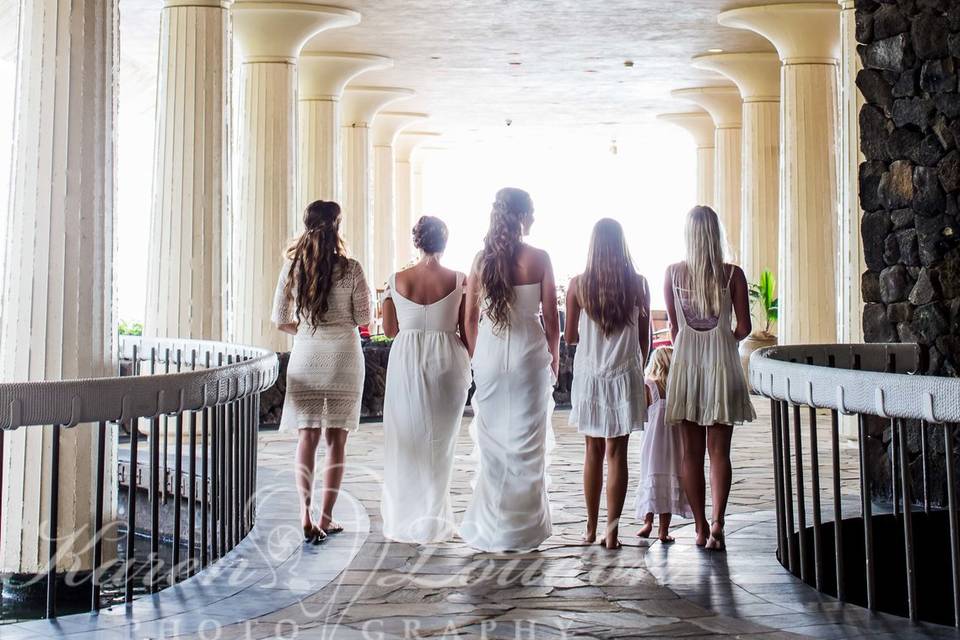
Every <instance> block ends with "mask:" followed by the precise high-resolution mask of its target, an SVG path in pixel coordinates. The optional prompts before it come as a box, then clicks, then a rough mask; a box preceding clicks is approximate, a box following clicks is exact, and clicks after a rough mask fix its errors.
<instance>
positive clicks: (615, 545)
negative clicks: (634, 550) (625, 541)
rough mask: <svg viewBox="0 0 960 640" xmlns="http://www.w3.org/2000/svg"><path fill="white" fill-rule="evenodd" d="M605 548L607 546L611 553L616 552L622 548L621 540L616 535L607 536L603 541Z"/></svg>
mask: <svg viewBox="0 0 960 640" xmlns="http://www.w3.org/2000/svg"><path fill="white" fill-rule="evenodd" d="M603 546H605V547H606V548H607V549H610V550H611V551H616V550H617V549H619V548H620V547H621V545H620V538H619V537H617V536H615V535H614V536H612V537H611V536H607V538H606V539H605V540H604V541H603Z"/></svg>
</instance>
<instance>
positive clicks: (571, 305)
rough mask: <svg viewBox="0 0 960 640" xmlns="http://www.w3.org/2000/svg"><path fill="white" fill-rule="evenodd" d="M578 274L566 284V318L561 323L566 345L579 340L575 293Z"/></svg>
mask: <svg viewBox="0 0 960 640" xmlns="http://www.w3.org/2000/svg"><path fill="white" fill-rule="evenodd" d="M579 280H580V276H574V277H573V278H572V279H571V280H570V284H569V285H568V286H567V318H566V320H565V322H564V325H563V340H564V342H566V343H567V345H572V344H577V343H578V342H580V297H579V295H578V294H577V282H578V281H579Z"/></svg>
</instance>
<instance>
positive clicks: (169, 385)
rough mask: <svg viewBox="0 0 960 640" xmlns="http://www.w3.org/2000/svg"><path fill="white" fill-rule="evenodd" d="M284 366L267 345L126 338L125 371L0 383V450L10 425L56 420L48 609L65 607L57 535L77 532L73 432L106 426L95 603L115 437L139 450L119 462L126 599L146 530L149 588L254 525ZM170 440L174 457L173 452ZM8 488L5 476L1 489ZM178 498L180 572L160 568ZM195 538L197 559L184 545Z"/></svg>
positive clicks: (101, 444) (97, 497) (97, 468)
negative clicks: (64, 506) (262, 404)
mask: <svg viewBox="0 0 960 640" xmlns="http://www.w3.org/2000/svg"><path fill="white" fill-rule="evenodd" d="M277 372H278V364H277V356H276V354H275V353H274V352H272V351H267V350H264V349H258V348H254V347H244V346H237V345H233V344H228V343H224V342H212V341H198V340H174V339H164V338H140V337H130V336H125V337H121V339H120V343H119V371H118V376H117V377H111V378H95V379H84V380H64V381H51V382H25V383H9V384H0V429H2V430H0V459H2V451H3V443H4V440H5V438H4V433H5V431H9V430H15V429H21V428H37V427H39V426H49V427H51V433H52V439H51V459H50V464H49V469H48V470H47V471H46V472H47V473H49V485H50V491H49V495H47V496H46V504H44V505H37V510H40V511H41V513H43V512H45V514H46V518H47V520H46V522H45V523H44V524H45V528H46V534H45V538H46V540H45V542H46V546H47V549H46V555H47V574H46V615H47V617H53V616H54V615H56V612H57V602H58V598H57V583H58V579H57V570H58V567H59V565H60V564H62V563H63V559H62V558H58V553H57V550H58V546H57V545H58V541H59V540H60V539H65V536H66V535H68V534H70V533H71V532H65V531H61V530H59V527H58V521H57V520H58V508H59V504H60V502H59V500H60V444H61V443H60V440H61V434H62V431H63V430H64V429H69V428H71V427H75V426H76V425H78V424H86V423H92V425H93V428H94V429H95V438H94V441H95V443H96V444H95V456H94V457H95V461H94V463H93V464H94V468H93V469H92V477H93V479H94V482H92V485H93V486H92V491H93V496H92V498H91V502H92V503H93V504H94V505H95V506H94V509H93V510H94V515H93V531H94V532H96V533H95V535H94V536H93V537H92V538H93V539H92V541H91V544H92V547H93V549H92V553H93V563H92V566H93V568H94V569H93V570H92V571H91V572H90V578H89V583H90V609H91V610H96V609H99V608H100V606H101V588H102V586H103V577H102V573H101V571H100V570H99V568H100V567H101V561H102V559H103V544H104V542H103V540H104V535H102V532H103V531H104V524H105V523H104V500H105V499H106V500H110V499H111V496H110V495H108V491H109V490H110V489H111V487H107V486H105V482H106V478H107V477H110V476H109V475H108V473H109V469H108V468H107V463H108V455H107V449H108V446H109V444H108V443H111V442H112V441H113V439H114V438H115V437H118V436H119V439H122V440H124V444H125V445H126V446H127V447H128V451H129V460H128V463H127V466H126V467H124V466H123V465H120V469H121V470H123V469H126V476H127V477H126V480H127V483H126V484H127V496H126V505H125V506H126V514H125V519H126V521H125V539H124V540H123V541H122V549H120V550H118V553H119V554H120V555H122V556H123V558H122V567H123V568H122V571H123V597H124V600H125V601H127V602H130V601H131V600H132V599H133V597H134V593H135V591H139V589H135V584H134V581H135V579H136V578H137V575H136V573H137V571H138V568H137V567H136V564H137V563H136V559H135V542H136V539H137V537H138V535H142V536H143V537H148V538H149V545H150V552H149V557H148V560H147V565H148V566H149V576H148V578H149V582H147V580H144V584H146V585H147V587H146V591H148V592H152V591H157V590H159V588H160V585H161V584H162V583H163V582H167V583H168V584H173V583H175V582H178V581H180V580H182V579H184V578H185V577H187V576H189V575H191V574H192V573H193V572H195V571H196V570H198V569H200V568H203V567H205V566H207V565H208V564H209V563H210V562H212V561H214V560H216V559H217V558H219V557H220V556H222V555H223V554H225V553H226V552H227V551H229V550H230V549H232V548H233V547H234V546H235V545H236V544H237V543H238V542H239V541H240V540H242V539H243V537H244V536H245V535H246V534H247V533H248V532H249V530H250V529H251V528H252V526H253V522H254V519H255V517H256V504H255V499H254V495H255V491H256V455H257V427H258V417H259V394H260V392H262V391H264V390H265V389H266V388H268V387H269V386H271V385H272V384H273V383H274V381H275V380H276V378H277ZM141 431H145V432H146V436H145V440H146V442H145V445H146V446H147V453H148V455H147V456H146V458H147V459H146V462H145V463H143V464H141V456H140V452H139V447H140V444H141V443H140V441H141V439H143V438H144V436H143V435H142V434H141ZM114 432H116V434H115V433H114ZM124 432H125V433H124ZM168 435H172V442H171V438H169V437H168ZM185 435H186V436H187V437H186V441H185V439H184V436H185ZM171 447H172V448H173V449H174V451H173V453H172V460H171V457H170V456H169V455H168V453H169V448H171ZM184 448H186V449H187V451H186V460H184V451H183V449H184ZM161 450H162V452H163V456H162V457H161ZM184 463H185V464H184ZM184 467H186V468H184ZM161 473H162V474H163V477H162V478H161ZM184 485H186V486H184ZM3 488H4V483H3V479H2V478H0V491H3ZM140 488H143V489H145V490H146V491H147V493H148V502H149V523H148V525H147V526H142V525H144V524H145V523H142V522H139V521H138V518H137V500H138V492H139V489H140ZM168 500H170V501H171V502H172V511H173V525H172V532H171V536H172V547H173V549H172V561H171V563H170V568H169V571H168V572H166V573H165V575H160V568H159V567H158V566H157V565H158V559H159V544H160V536H161V523H160V506H161V501H163V502H167V501H168ZM2 504H3V499H2V495H0V505H2ZM184 511H186V522H185V523H184V513H183V512H184ZM184 529H185V530H186V535H185V536H183V535H182V531H184ZM184 538H185V539H184ZM184 541H185V542H186V556H187V557H186V558H184V557H182V553H181V547H182V543H183V542H184Z"/></svg>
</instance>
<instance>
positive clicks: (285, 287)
mask: <svg viewBox="0 0 960 640" xmlns="http://www.w3.org/2000/svg"><path fill="white" fill-rule="evenodd" d="M303 222H304V232H303V233H302V234H301V235H300V237H299V238H297V240H296V241H295V242H294V243H293V245H292V246H291V247H290V249H289V250H288V251H287V259H286V261H285V262H284V264H283V268H281V269H280V278H279V281H278V282H277V290H276V294H275V295H274V306H273V316H272V320H273V322H274V324H276V325H277V328H279V329H280V330H281V331H283V332H285V333H289V334H291V335H293V336H295V337H294V342H293V350H292V351H291V352H290V361H289V363H288V364H287V391H286V396H285V397H284V401H283V413H282V415H281V418H280V429H281V430H291V431H292V430H294V429H297V430H298V434H299V442H298V444H297V488H298V489H299V491H300V515H301V520H302V523H303V535H304V540H305V541H306V542H309V543H314V544H316V543H318V542H320V541H322V540H323V539H324V538H326V537H327V534H333V533H339V532H340V531H342V530H343V527H341V526H340V525H339V524H337V523H336V522H334V521H333V519H332V515H331V514H332V513H333V506H334V504H335V503H336V500H337V496H338V495H339V492H340V482H341V481H342V479H343V463H344V448H345V447H346V442H347V434H348V433H349V432H350V431H353V430H356V429H357V427H358V426H359V423H360V396H361V394H362V392H363V378H364V361H363V352H362V351H361V349H360V334H359V333H358V332H357V327H358V326H360V325H365V324H367V323H369V322H370V289H369V288H368V287H367V282H366V278H365V277H364V275H363V269H362V268H361V267H360V264H359V263H358V262H357V261H356V260H353V259H351V258H348V257H347V255H346V251H345V250H344V246H343V240H342V239H341V238H340V205H338V204H337V203H336V202H326V201H323V200H317V201H315V202H311V203H310V205H308V206H307V208H306V211H305V212H304V215H303ZM322 434H323V435H326V444H327V455H326V464H325V468H324V472H323V485H324V486H323V488H324V493H323V502H322V506H321V511H320V519H319V521H318V522H316V523H314V520H313V516H312V514H311V502H312V496H313V470H314V465H315V462H316V455H317V447H318V446H319V444H320V438H321V435H322Z"/></svg>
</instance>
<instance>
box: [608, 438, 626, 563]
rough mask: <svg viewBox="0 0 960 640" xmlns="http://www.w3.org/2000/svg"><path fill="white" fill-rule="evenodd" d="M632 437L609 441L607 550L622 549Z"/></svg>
mask: <svg viewBox="0 0 960 640" xmlns="http://www.w3.org/2000/svg"><path fill="white" fill-rule="evenodd" d="M629 443H630V436H622V437H620V438H610V439H608V440H607V536H606V542H605V544H606V547H607V549H619V548H620V538H619V533H620V516H621V514H622V513H623V503H624V501H625V500H626V499H627V484H628V483H629V476H630V471H629V469H628V466H627V445H628V444H629Z"/></svg>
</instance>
